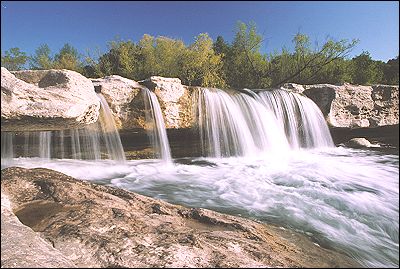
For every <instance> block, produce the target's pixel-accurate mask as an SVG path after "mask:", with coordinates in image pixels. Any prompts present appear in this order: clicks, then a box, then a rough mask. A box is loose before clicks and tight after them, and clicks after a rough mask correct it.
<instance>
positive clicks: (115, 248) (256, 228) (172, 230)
mask: <svg viewBox="0 0 400 269" xmlns="http://www.w3.org/2000/svg"><path fill="white" fill-rule="evenodd" d="M1 178H2V180H1V191H2V197H3V195H6V196H7V197H8V198H9V200H10V202H11V203H10V206H9V208H10V209H11V210H12V211H13V212H14V214H15V215H16V216H17V217H18V218H19V220H20V221H21V222H22V223H23V224H24V225H26V226H29V227H30V228H28V227H27V229H32V230H33V231H35V232H36V234H37V235H40V237H42V238H44V239H45V240H46V241H47V242H51V245H52V246H53V248H54V249H56V250H57V251H59V252H60V253H61V254H60V255H59V256H60V259H61V258H63V257H66V258H67V259H68V260H69V261H71V262H72V263H73V264H74V265H75V266H82V267H348V266H358V265H357V264H355V263H354V262H353V261H352V260H351V259H349V258H347V257H346V256H344V255H341V254H338V253H336V252H333V251H330V250H327V249H324V248H321V247H318V246H316V245H314V244H313V243H312V242H311V241H310V240H308V239H307V238H305V237H304V236H302V235H298V234H294V233H287V232H285V231H282V230H280V229H278V228H276V227H274V226H269V225H265V224H262V223H259V222H255V221H252V220H247V219H244V218H240V217H234V216H230V215H226V214H220V213H217V212H213V211H210V210H206V209H200V208H186V207H183V206H178V205H172V204H170V203H166V202H163V201H161V200H157V199H153V198H149V197H145V196H142V195H139V194H136V193H133V192H129V191H125V190H122V189H117V188H113V187H109V186H101V185H95V184H91V183H88V182H85V181H80V180H76V179H74V178H72V177H69V176H66V175H64V174H62V173H59V172H56V171H52V170H49V169H43V168H37V169H24V168H17V167H11V168H6V169H4V170H2V175H1ZM3 217H4V215H3V211H2V219H3ZM6 217H7V218H10V217H13V214H11V213H10V214H9V215H8V216H6ZM18 236H19V235H18V232H17V231H9V232H8V233H7V234H5V235H3V226H2V255H1V262H2V264H3V261H4V262H5V261H7V260H8V259H9V258H10V255H12V253H9V252H8V253H7V254H6V255H4V252H3V239H4V240H14V239H15V238H17V237H18ZM13 242H15V248H18V249H19V250H18V251H19V252H18V253H20V254H22V253H25V252H26V253H28V252H29V251H30V250H29V249H27V248H28V246H27V245H26V244H24V242H23V240H22V241H19V240H14V241H13ZM49 257H50V255H49ZM19 259H20V260H19V264H27V265H28V264H29V263H30V260H29V259H27V260H25V257H24V256H23V255H21V256H19Z"/></svg>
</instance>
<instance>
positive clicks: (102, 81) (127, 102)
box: [92, 75, 145, 130]
mask: <svg viewBox="0 0 400 269" xmlns="http://www.w3.org/2000/svg"><path fill="white" fill-rule="evenodd" d="M92 82H93V85H94V87H95V89H96V91H97V92H100V93H101V94H102V95H103V96H104V98H105V99H106V101H107V103H108V105H109V106H110V109H111V111H112V113H113V116H114V120H115V123H116V125H117V128H118V129H126V130H129V129H134V128H145V113H144V99H143V94H142V92H141V91H142V88H143V86H141V85H140V84H139V83H138V82H136V81H134V80H131V79H127V78H124V77H121V76H116V75H113V76H107V77H104V78H96V79H92Z"/></svg>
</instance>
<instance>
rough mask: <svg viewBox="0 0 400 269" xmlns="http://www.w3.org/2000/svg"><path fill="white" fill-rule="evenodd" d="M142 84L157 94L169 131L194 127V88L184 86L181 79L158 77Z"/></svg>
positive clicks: (153, 77)
mask: <svg viewBox="0 0 400 269" xmlns="http://www.w3.org/2000/svg"><path fill="white" fill-rule="evenodd" d="M140 83H141V84H143V85H145V86H146V87H147V88H149V89H150V90H151V91H154V93H155V94H156V96H157V98H158V101H159V103H160V106H161V110H162V112H163V115H164V119H165V127H166V128H167V129H177V128H190V127H192V125H193V116H192V106H193V105H192V98H191V91H192V90H193V88H192V87H187V86H185V85H182V83H181V80H180V79H179V78H164V77H157V76H152V77H150V78H149V79H147V80H143V81H140Z"/></svg>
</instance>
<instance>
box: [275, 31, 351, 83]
mask: <svg viewBox="0 0 400 269" xmlns="http://www.w3.org/2000/svg"><path fill="white" fill-rule="evenodd" d="M297 35H302V34H300V33H298V34H297ZM293 42H294V43H295V48H296V50H295V52H294V54H293V58H294V59H295V60H294V61H295V62H296V64H295V68H294V69H291V70H289V72H288V73H287V74H286V75H285V76H284V78H283V79H279V80H275V81H273V83H272V86H273V87H276V86H280V85H282V84H283V83H286V82H297V83H303V84H308V83H314V82H313V81H314V80H316V78H317V77H318V76H320V75H321V72H322V71H323V70H324V68H326V67H327V66H328V65H331V66H332V63H334V62H336V61H338V60H343V59H345V58H346V57H347V56H348V54H349V53H350V51H351V50H352V49H353V47H354V46H355V45H356V44H357V43H358V40H355V39H353V40H352V41H351V42H349V41H348V40H346V39H342V40H340V41H334V40H332V39H328V40H327V41H326V42H325V43H324V44H323V45H322V47H321V48H316V49H314V50H313V49H311V48H310V47H309V46H310V45H309V42H308V38H305V37H304V36H300V37H296V36H295V38H294V39H293ZM287 58H288V59H287V61H289V62H290V61H291V60H290V58H291V57H287ZM290 65H291V66H293V64H290ZM339 73H340V72H339ZM326 83H328V81H327V82H326Z"/></svg>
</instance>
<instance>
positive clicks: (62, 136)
mask: <svg viewBox="0 0 400 269" xmlns="http://www.w3.org/2000/svg"><path fill="white" fill-rule="evenodd" d="M98 97H99V100H100V103H101V106H100V116H99V120H98V121H97V122H96V123H93V124H91V125H88V126H86V127H85V128H82V129H70V130H62V131H41V132H20V133H13V132H2V133H1V148H2V155H1V159H2V161H3V160H6V159H7V160H10V159H12V157H18V156H20V157H39V158H41V159H50V158H61V159H64V158H70V159H88V160H100V159H104V158H106V159H111V160H116V161H124V160H125V153H124V150H123V147H122V143H121V139H120V137H119V134H118V131H117V129H116V127H115V122H114V119H113V117H112V114H111V110H110V108H109V106H108V104H107V102H106V100H105V99H104V97H103V96H102V95H101V94H98ZM19 136H22V137H23V142H21V144H22V145H23V150H19V147H18V146H17V143H13V137H19ZM3 149H4V150H3ZM10 152H14V154H11V153H10Z"/></svg>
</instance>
